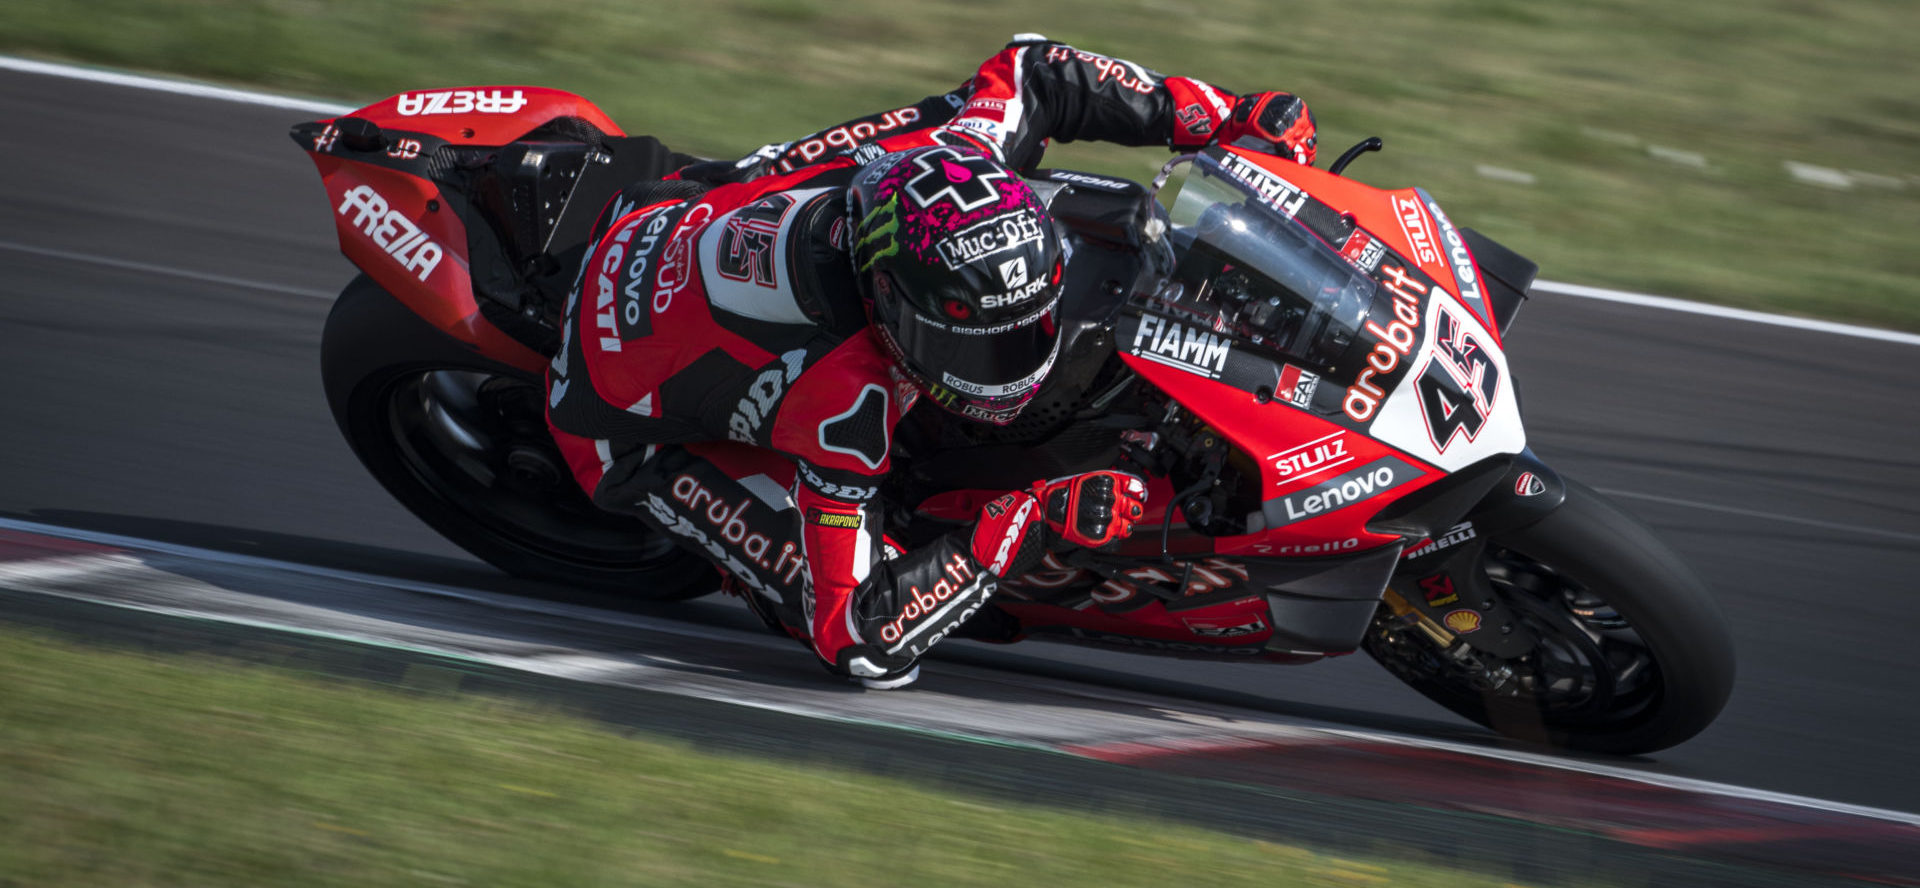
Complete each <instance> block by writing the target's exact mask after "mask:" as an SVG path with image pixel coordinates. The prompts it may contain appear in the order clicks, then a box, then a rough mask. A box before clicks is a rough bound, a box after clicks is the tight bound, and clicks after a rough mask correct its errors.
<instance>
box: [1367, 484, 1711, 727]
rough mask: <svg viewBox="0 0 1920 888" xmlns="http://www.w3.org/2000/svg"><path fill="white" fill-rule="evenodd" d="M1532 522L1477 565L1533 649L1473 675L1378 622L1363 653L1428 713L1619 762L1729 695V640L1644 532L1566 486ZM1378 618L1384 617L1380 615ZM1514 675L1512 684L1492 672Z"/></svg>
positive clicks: (1491, 662) (1488, 660)
mask: <svg viewBox="0 0 1920 888" xmlns="http://www.w3.org/2000/svg"><path fill="white" fill-rule="evenodd" d="M1566 486H1567V498H1566V501H1565V502H1564V503H1563V504H1562V505H1561V506H1560V507H1559V508H1558V509H1556V510H1555V511H1553V512H1552V513H1550V514H1548V515H1547V517H1545V518H1543V519H1541V520H1540V521H1539V522H1537V523H1535V524H1533V525H1530V526H1528V527H1524V528H1521V529H1518V530H1514V531H1509V532H1506V533H1503V534H1501V535H1499V536H1498V537H1496V538H1495V539H1493V540H1491V541H1489V543H1488V545H1487V546H1486V547H1485V548H1484V550H1483V552H1482V554H1481V555H1480V559H1481V568H1482V569H1484V570H1486V571H1487V574H1488V578H1489V579H1490V580H1491V581H1492V583H1493V586H1494V588H1495V589H1496V590H1497V592H1498V593H1499V594H1500V595H1501V596H1502V599H1503V601H1504V602H1505V603H1506V604H1508V605H1509V606H1511V607H1513V609H1514V611H1515V612H1516V613H1519V614H1520V615H1521V618H1522V619H1523V620H1525V621H1526V622H1527V623H1528V625H1529V626H1530V627H1531V628H1533V629H1534V630H1535V631H1536V632H1537V633H1539V634H1540V635H1541V638H1542V641H1541V643H1540V644H1539V645H1537V646H1536V647H1535V648H1534V650H1533V651H1531V652H1529V653H1528V654H1527V655H1525V656H1523V657H1517V658H1513V659H1511V660H1506V661H1501V660H1500V659H1499V658H1496V657H1492V656H1490V655H1487V654H1484V653H1481V654H1478V655H1477V660H1478V663H1477V666H1478V667H1480V668H1477V669H1476V668H1463V666H1462V665H1461V663H1460V662H1459V661H1458V660H1456V659H1453V658H1450V657H1448V656H1447V655H1446V654H1445V653H1444V652H1442V651H1440V650H1438V649H1437V648H1436V647H1435V645H1434V644H1433V643H1432V642H1431V641H1430V640H1429V639H1427V638H1426V637H1424V636H1423V635H1421V634H1419V633H1418V632H1416V631H1412V630H1407V629H1400V628H1397V627H1395V626H1394V624H1393V623H1392V621H1390V620H1385V619H1382V620H1377V621H1376V623H1375V628H1374V631H1372V632H1370V633H1369V634H1368V637H1367V642H1366V647H1367V652H1368V653H1369V654H1372V655H1373V656H1374V658H1375V659H1377V660H1379V661H1380V662H1381V664H1382V665H1384V666H1386V667H1387V669H1388V670H1389V671H1391V672H1393V673H1394V674H1395V675H1396V676H1397V677H1399V678H1400V679H1402V680H1403V681H1406V682H1407V683H1408V684H1409V685H1411V686H1412V687H1413V688H1414V689H1415V690H1418V691H1420V692H1421V693H1422V694H1425V695H1426V696H1427V697H1429V698H1431V699H1432V700H1434V701H1435V702H1437V703H1439V704H1440V705H1442V706H1445V707H1447V708H1448V709H1451V710H1453V711H1454V712H1457V713H1459V714H1460V715H1463V716H1465V717H1467V718H1469V719H1472V720H1474V721H1476V722H1479V723H1480V724H1483V725H1486V726H1488V727H1491V728H1493V729H1495V730H1497V731H1500V732H1501V733H1503V734H1507V735H1509V736H1512V737H1516V738H1519V739H1523V740H1530V741H1535V742H1543V743H1548V744H1551V745H1554V746H1560V747H1566V748H1569V749H1577V750H1583V751H1588V752H1603V753H1612V754H1619V755H1631V754H1637V753H1644V752H1652V751H1654V750H1657V749H1664V748H1667V747H1669V746H1673V745H1675V744H1677V743H1681V742H1683V741H1685V740H1687V739H1689V738H1691V737H1693V736H1694V735H1695V734H1698V733H1699V732H1700V731H1701V730H1703V729H1705V728H1706V727H1707V725H1708V724H1710V723H1712V721H1713V720H1714V718H1715V717H1716V716H1717V715H1719V713H1720V710H1721V708H1722V707H1724V706H1725V705H1726V702H1727V697H1728V695H1729V694H1730V693H1731V692H1732V690H1733V680H1734V653H1733V638H1732V635H1731V633H1730V631H1729V630H1728V627H1727V622H1726V618H1725V616H1724V615H1722V613H1721V611H1720V607H1719V605H1718V604H1717V603H1715V601H1714V599H1713V596H1712V594H1711V593H1709V592H1708V591H1707V589H1706V587H1705V586H1704V585H1702V584H1701V582H1700V581H1699V579H1697V578H1696V577H1695V576H1694V575H1693V573H1692V571H1690V570H1688V569H1687V567H1686V565H1685V564H1684V563H1682V562H1681V561H1680V559H1679V557H1678V556H1676V555H1675V554H1674V553H1673V552H1672V551H1671V550H1670V549H1668V548H1667V547H1666V545H1664V544H1663V543H1661V542H1660V541H1659V540H1658V539H1657V538H1656V537H1655V536H1654V535H1653V532H1652V531H1651V530H1650V529H1648V528H1647V527H1646V526H1645V525H1643V524H1641V523H1640V522H1639V521H1638V520H1636V519H1635V518H1633V517H1632V516H1630V515H1628V514H1627V513H1625V512H1623V511H1621V510H1620V509H1619V507H1617V506H1615V505H1614V504H1613V503H1611V502H1609V501H1608V500H1607V499H1606V498H1605V497H1603V496H1601V495H1600V494H1599V493H1597V492H1596V491H1594V490H1593V489H1592V488H1589V487H1587V486H1585V485H1583V484H1580V483H1578V482H1574V481H1571V480H1568V481H1567V482H1566ZM1383 611H1384V608H1383ZM1500 669H1506V670H1510V671H1511V673H1512V674H1514V675H1519V676H1523V677H1524V681H1525V683H1524V684H1523V685H1522V686H1520V687H1515V686H1514V683H1512V682H1508V683H1505V684H1504V686H1499V685H1501V684H1502V683H1501V682H1499V681H1497V680H1489V678H1488V675H1489V672H1490V671H1498V670H1500Z"/></svg>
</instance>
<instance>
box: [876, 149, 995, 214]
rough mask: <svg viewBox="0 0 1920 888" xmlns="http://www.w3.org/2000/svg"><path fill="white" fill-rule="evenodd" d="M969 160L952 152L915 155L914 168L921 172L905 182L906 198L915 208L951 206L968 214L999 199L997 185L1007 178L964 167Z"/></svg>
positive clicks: (991, 170)
mask: <svg viewBox="0 0 1920 888" xmlns="http://www.w3.org/2000/svg"><path fill="white" fill-rule="evenodd" d="M971 159H972V158H970V157H968V156H967V155H963V154H961V153H960V152H958V151H955V150H953V149H951V148H947V149H938V150H933V151H925V152H922V153H920V154H917V155H914V158H913V165H914V166H916V167H919V168H920V172H919V173H918V174H917V175H915V176H914V177H913V178H911V179H908V180H907V185H906V187H905V188H903V189H901V190H903V191H905V192H906V193H907V197H909V198H911V199H912V200H913V203H914V205H915V206H920V207H931V206H933V205H934V204H937V203H942V202H945V203H950V204H952V205H953V206H954V208H955V209H957V210H959V211H960V212H963V213H971V212H973V211H974V210H977V209H980V208H981V207H984V206H986V205H987V204H990V203H993V202H994V201H996V200H999V199H1000V188H999V185H998V183H999V182H1000V180H1002V179H1005V178H1006V177H1007V174H1006V173H1005V172H1002V171H1000V170H997V169H990V168H975V167H972V166H968V165H967V161H968V160H971Z"/></svg>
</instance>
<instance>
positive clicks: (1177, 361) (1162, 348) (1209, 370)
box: [1132, 314, 1232, 379]
mask: <svg viewBox="0 0 1920 888" xmlns="http://www.w3.org/2000/svg"><path fill="white" fill-rule="evenodd" d="M1230 346H1231V343H1230V342H1229V341H1228V340H1226V339H1223V338H1221V337H1219V336H1215V335H1214V334H1213V333H1212V332H1211V331H1208V330H1203V329H1201V328H1199V327H1194V326H1187V325H1183V324H1180V323H1177V322H1175V321H1173V320H1170V319H1168V318H1163V317H1161V316H1159V315H1152V314H1143V315H1141V316H1140V326H1139V328H1138V329H1136V330H1134V332H1133V348H1132V353H1133V354H1134V355H1135V356H1136V357H1141V358H1145V359H1147V360H1149V361H1153V362H1154V363H1156V364H1165V365H1167V366H1169V367H1177V368H1179V369H1181V370H1185V371H1187V372H1188V373H1198V374H1200V375H1201V376H1205V377H1207V378H1208V379H1219V378H1220V374H1221V372H1222V371H1224V370H1226V369H1227V354H1228V353H1229V352H1230V351H1231V350H1232V349H1231V347H1230Z"/></svg>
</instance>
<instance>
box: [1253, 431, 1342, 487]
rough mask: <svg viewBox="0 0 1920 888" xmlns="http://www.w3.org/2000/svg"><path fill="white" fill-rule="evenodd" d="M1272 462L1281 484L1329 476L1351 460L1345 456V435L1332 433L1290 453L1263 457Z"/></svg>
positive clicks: (1288, 451)
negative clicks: (1322, 475)
mask: <svg viewBox="0 0 1920 888" xmlns="http://www.w3.org/2000/svg"><path fill="white" fill-rule="evenodd" d="M1267 459H1270V460H1273V471H1274V472H1275V473H1277V474H1278V475H1279V476H1280V480H1281V482H1282V483H1285V482H1288V481H1302V480H1305V479H1307V478H1311V477H1313V476H1314V475H1318V474H1320V473H1321V472H1330V471H1332V470H1334V469H1337V468H1340V467H1341V466H1344V465H1346V464H1348V463H1350V462H1353V461H1354V459H1355V457H1354V455H1353V454H1351V453H1349V452H1347V433H1346V432H1335V433H1333V434H1331V435H1328V436H1326V437H1324V438H1316V439H1314V440H1312V441H1308V442H1307V443H1305V444H1302V445H1300V446H1298V447H1295V448H1293V449H1291V450H1282V451H1280V452H1279V453H1276V454H1273V455H1272V456H1269V457H1267Z"/></svg>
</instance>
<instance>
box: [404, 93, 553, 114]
mask: <svg viewBox="0 0 1920 888" xmlns="http://www.w3.org/2000/svg"><path fill="white" fill-rule="evenodd" d="M398 105H399V107H398V108H397V109H396V110H398V111H399V112H400V116H401V117H418V116H420V115H422V114H512V113H514V112H517V111H519V110H520V109H521V108H525V107H526V106H527V98H526V96H524V95H522V94H521V92H520V91H519V90H517V89H516V90H514V91H513V95H507V91H506V90H504V89H493V90H486V89H445V90H439V91H437V92H420V93H401V94H400V100H399V102H398Z"/></svg>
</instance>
